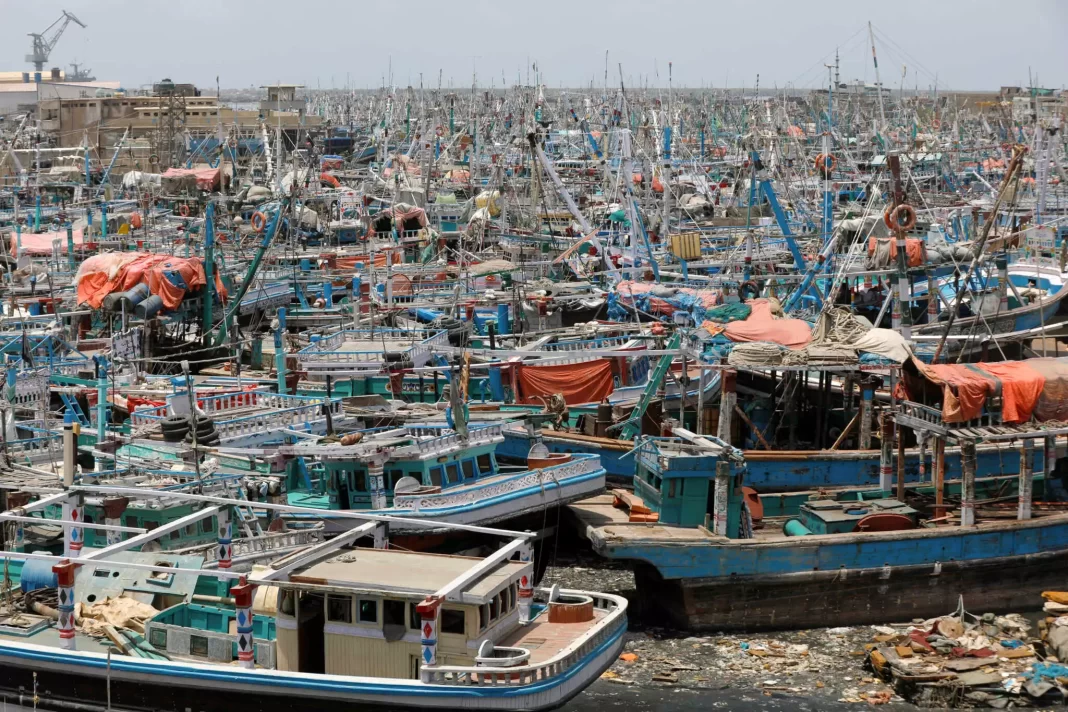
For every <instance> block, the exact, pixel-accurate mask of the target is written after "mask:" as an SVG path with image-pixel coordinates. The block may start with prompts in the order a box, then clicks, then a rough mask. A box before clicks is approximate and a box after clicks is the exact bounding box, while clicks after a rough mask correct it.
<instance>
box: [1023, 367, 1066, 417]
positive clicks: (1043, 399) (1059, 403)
mask: <svg viewBox="0 0 1068 712" xmlns="http://www.w3.org/2000/svg"><path fill="white" fill-rule="evenodd" d="M1027 365H1028V366H1029V367H1031V368H1032V369H1034V370H1035V371H1038V372H1039V373H1041V374H1042V376H1043V378H1045V379H1046V387H1045V388H1043V389H1042V395H1041V396H1039V398H1038V403H1036V404H1035V410H1034V415H1035V420H1037V421H1039V422H1040V423H1042V422H1046V421H1047V420H1061V421H1066V420H1068V359H1065V358H1031V359H1027Z"/></svg>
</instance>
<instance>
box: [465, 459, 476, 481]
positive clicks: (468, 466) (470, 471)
mask: <svg viewBox="0 0 1068 712" xmlns="http://www.w3.org/2000/svg"><path fill="white" fill-rule="evenodd" d="M463 468H464V479H465V480H471V479H474V477H475V461H474V460H464V461H463Z"/></svg>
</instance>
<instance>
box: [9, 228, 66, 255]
mask: <svg viewBox="0 0 1068 712" xmlns="http://www.w3.org/2000/svg"><path fill="white" fill-rule="evenodd" d="M72 236H73V238H74V246H75V247H81V246H82V231H81V230H74V231H73V233H72ZM53 240H59V254H61V255H65V254H67V231H66V230H60V231H58V232H42V233H38V234H36V235H35V234H33V233H32V232H24V233H22V237H19V238H16V237H15V233H11V234H10V235H9V236H8V242H10V243H11V256H12V257H15V256H16V255H15V253H16V252H17V251H18V249H19V243H21V244H22V254H24V255H50V254H52V241H53Z"/></svg>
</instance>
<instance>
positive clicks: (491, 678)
mask: <svg viewBox="0 0 1068 712" xmlns="http://www.w3.org/2000/svg"><path fill="white" fill-rule="evenodd" d="M537 593H538V594H540V597H542V598H543V599H544V600H548V598H549V590H548V589H544V588H539V589H537ZM560 593H561V594H564V595H572V596H588V597H590V598H592V599H593V607H594V610H595V612H598V611H599V612H601V613H602V614H603V617H602V618H601V620H599V621H597V623H596V624H594V625H593V627H591V628H590V629H589V630H588V631H586V632H585V633H583V634H582V635H580V636H579V637H577V638H576V639H575V640H574V641H573V642H572V643H571V644H570V645H568V646H567V647H565V648H564V649H563V650H561V651H560V652H559V653H557V654H556V655H554V656H553V657H551V658H549V659H548V660H546V661H544V662H540V663H528V664H526V665H517V666H515V667H482V666H461V665H438V666H434V667H424V668H422V669H421V670H420V672H419V676H420V679H421V680H422V681H423V682H424V683H425V684H429V685H463V686H468V685H475V686H480V687H524V686H526V685H534V684H537V683H541V682H543V681H545V680H549V679H551V678H554V677H557V676H559V675H563V674H565V673H567V672H568V671H569V670H571V669H572V668H574V667H576V666H579V665H583V664H584V663H586V662H588V661H589V659H590V658H591V657H592V656H593V655H594V654H595V653H596V652H597V651H598V650H599V649H600V648H601V646H602V645H604V644H605V643H606V642H607V641H609V640H611V639H612V638H613V637H614V636H617V635H619V634H620V632H621V629H624V628H626V625H627V617H626V613H627V600H626V599H625V598H623V597H622V596H613V595H611V594H607V593H590V592H587V591H573V590H561V591H560ZM543 615H546V614H543ZM597 672H599V671H597Z"/></svg>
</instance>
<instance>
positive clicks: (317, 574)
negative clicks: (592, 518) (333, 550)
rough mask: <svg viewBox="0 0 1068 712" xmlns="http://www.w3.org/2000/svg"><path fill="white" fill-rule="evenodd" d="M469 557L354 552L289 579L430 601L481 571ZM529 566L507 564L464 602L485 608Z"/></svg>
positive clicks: (481, 581)
mask: <svg viewBox="0 0 1068 712" xmlns="http://www.w3.org/2000/svg"><path fill="white" fill-rule="evenodd" d="M480 562H481V559H479V558H477V557H470V556H450V555H445V554H426V553H421V552H413V551H397V550H387V549H353V550H350V551H346V552H344V553H342V554H339V555H338V556H335V557H333V558H331V559H328V560H326V561H323V562H320V563H318V564H314V565H312V566H310V567H309V568H307V569H304V570H303V571H301V572H300V573H299V574H293V575H292V576H290V580H291V581H293V582H294V583H312V584H322V585H327V586H342V587H344V586H352V587H354V588H362V589H366V590H370V591H381V592H382V593H394V594H395V593H416V594H420V595H426V594H431V593H434V592H435V591H437V590H439V589H441V588H444V587H445V585H446V584H448V583H449V582H451V581H452V580H453V579H455V578H457V577H458V576H460V575H462V574H464V573H465V572H467V571H469V570H470V569H471V568H472V567H474V566H477V565H478V564H479V563H480ZM528 566H530V564H529V563H520V562H518V561H508V562H504V563H502V564H500V565H499V566H497V567H496V568H495V569H494V570H493V572H492V573H490V574H487V575H485V576H483V577H482V578H481V579H479V580H478V581H476V582H475V583H474V584H472V585H471V586H469V587H467V588H466V589H465V590H464V592H463V593H464V599H465V601H466V602H471V603H483V602H485V601H487V600H489V598H490V597H491V596H493V594H494V593H496V592H497V591H498V590H500V589H501V588H503V587H504V586H506V585H508V583H509V582H511V581H512V580H513V579H515V578H516V577H518V576H519V574H520V573H521V572H522V571H523V569H524V568H525V567H528Z"/></svg>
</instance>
